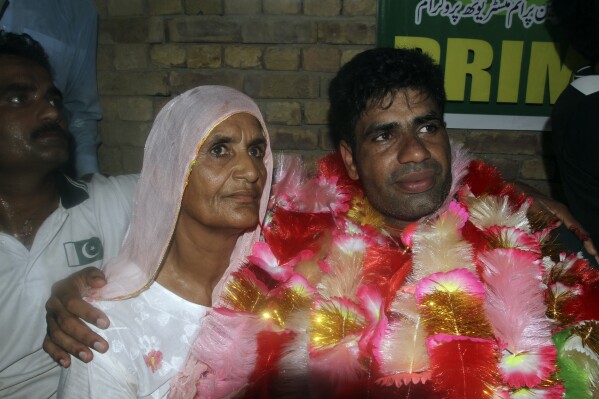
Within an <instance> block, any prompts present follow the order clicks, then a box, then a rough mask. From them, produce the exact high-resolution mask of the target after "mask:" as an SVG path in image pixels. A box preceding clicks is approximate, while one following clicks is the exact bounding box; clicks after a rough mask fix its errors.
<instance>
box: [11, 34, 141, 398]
mask: <svg viewBox="0 0 599 399" xmlns="http://www.w3.org/2000/svg"><path fill="white" fill-rule="evenodd" d="M63 111H64V110H63V108H62V95H61V93H60V91H59V90H58V89H57V88H56V87H55V85H54V84H53V82H52V71H51V67H50V64H49V62H48V58H47V55H46V53H45V52H44V50H43V48H42V47H41V45H40V44H39V43H37V42H36V41H35V40H33V39H32V38H31V37H30V36H29V35H26V34H22V35H20V34H14V33H7V32H4V31H0V275H1V276H2V280H1V283H0V284H1V287H2V288H1V289H0V292H1V298H2V300H1V301H0V320H1V322H0V337H1V342H2V344H1V345H0V397H10V398H42V397H43V398H49V397H53V396H55V394H56V389H57V387H58V379H59V375H60V369H59V367H58V365H57V364H56V363H54V362H53V361H52V360H51V359H48V356H47V355H46V354H45V353H44V351H43V350H42V347H41V346H42V340H43V337H44V335H45V319H44V315H45V312H44V303H45V301H46V299H47V297H48V295H50V289H51V286H52V284H53V283H54V282H56V281H58V280H59V279H62V278H64V277H66V276H67V275H70V274H71V273H73V272H74V271H77V270H81V269H83V268H84V267H88V266H95V267H101V266H102V262H103V260H104V259H105V258H110V257H113V256H115V255H116V254H117V253H118V249H119V247H120V243H121V239H122V237H123V236H124V234H125V230H126V228H127V224H128V219H129V214H130V212H131V200H130V198H131V196H132V193H133V188H134V186H135V178H134V177H120V178H105V177H103V176H95V177H94V179H93V180H92V181H91V182H90V183H84V182H81V181H75V180H72V179H70V178H68V177H67V176H66V175H64V174H63V173H61V166H63V165H64V164H65V163H66V162H67V161H68V158H69V140H70V135H69V133H68V131H67V123H66V119H65V116H64V112H63Z"/></svg>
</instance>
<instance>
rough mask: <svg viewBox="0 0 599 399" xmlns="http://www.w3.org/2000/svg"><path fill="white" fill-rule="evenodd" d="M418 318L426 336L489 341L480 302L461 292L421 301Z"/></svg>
mask: <svg viewBox="0 0 599 399" xmlns="http://www.w3.org/2000/svg"><path fill="white" fill-rule="evenodd" d="M420 309H421V314H422V317H423V321H424V326H425V329H426V331H427V334H428V335H429V336H430V335H434V334H440V333H443V334H450V335H463V336H467V337H477V338H493V337H494V336H493V331H492V329H491V326H490V324H489V322H488V321H487V318H486V316H485V312H484V309H483V303H482V300H480V299H478V298H475V297H473V296H471V295H466V294H465V293H464V292H463V291H453V292H447V291H440V290H437V291H434V292H432V293H430V294H427V295H425V296H424V297H423V299H422V301H421V303H420Z"/></svg>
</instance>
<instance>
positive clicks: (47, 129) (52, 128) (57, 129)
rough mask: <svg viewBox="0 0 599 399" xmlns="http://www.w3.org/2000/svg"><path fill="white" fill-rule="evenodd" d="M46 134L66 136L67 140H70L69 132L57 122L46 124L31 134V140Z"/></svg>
mask: <svg viewBox="0 0 599 399" xmlns="http://www.w3.org/2000/svg"><path fill="white" fill-rule="evenodd" d="M45 133H58V134H61V135H62V136H64V138H65V139H68V138H69V132H68V131H67V130H65V129H63V127H62V126H60V124H59V123H57V122H50V123H46V124H44V125H42V126H40V127H38V128H37V129H35V130H34V131H33V132H31V138H32V139H36V138H38V137H40V136H41V135H43V134H45Z"/></svg>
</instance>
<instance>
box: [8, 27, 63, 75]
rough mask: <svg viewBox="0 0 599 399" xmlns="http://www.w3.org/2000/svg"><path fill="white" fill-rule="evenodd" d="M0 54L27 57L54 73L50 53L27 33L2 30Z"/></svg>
mask: <svg viewBox="0 0 599 399" xmlns="http://www.w3.org/2000/svg"><path fill="white" fill-rule="evenodd" d="M0 55H16V56H19V57H23V58H27V59H29V60H31V61H33V62H35V63H37V64H39V65H40V66H42V67H43V68H44V69H45V70H47V71H48V73H50V75H52V67H51V66H50V61H48V54H46V51H44V48H43V47H42V46H41V44H39V43H38V42H37V41H36V40H34V39H33V38H32V37H31V36H29V35H28V34H26V33H23V34H17V33H12V32H6V31H3V30H0Z"/></svg>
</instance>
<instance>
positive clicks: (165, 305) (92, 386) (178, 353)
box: [58, 282, 208, 398]
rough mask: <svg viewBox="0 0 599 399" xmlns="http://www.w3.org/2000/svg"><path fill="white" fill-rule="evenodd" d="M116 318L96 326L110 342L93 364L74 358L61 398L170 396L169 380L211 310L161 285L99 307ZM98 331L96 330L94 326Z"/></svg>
mask: <svg viewBox="0 0 599 399" xmlns="http://www.w3.org/2000/svg"><path fill="white" fill-rule="evenodd" d="M94 306H97V307H98V308H99V309H101V310H102V311H104V312H105V313H106V314H107V316H108V318H109V319H110V327H109V328H108V329H107V330H100V329H97V328H94V331H96V332H98V333H99V334H100V335H102V336H103V337H104V338H105V339H106V340H107V341H108V343H109V345H110V349H109V350H108V352H107V353H105V354H101V353H97V352H94V359H93V360H92V361H91V362H90V363H87V364H85V363H83V362H81V361H78V360H74V361H73V362H72V365H71V367H70V368H68V369H65V370H63V371H62V374H61V377H60V385H59V387H58V397H59V398H164V397H166V396H167V394H168V391H169V388H170V386H169V381H170V379H171V378H172V377H173V376H175V375H176V373H177V372H178V371H179V369H180V368H181V367H182V366H183V365H184V362H185V361H186V360H187V352H188V350H189V348H190V346H191V344H192V343H193V341H194V339H195V337H196V334H197V332H198V328H199V325H200V320H201V319H202V317H203V316H204V315H205V313H206V310H207V309H208V308H207V307H205V306H202V305H198V304H195V303H191V302H188V301H186V300H184V299H182V298H180V297H178V296H177V295H175V294H174V293H172V292H171V291H169V290H167V289H166V288H164V287H162V286H161V285H160V284H158V283H156V282H154V283H153V284H152V285H151V286H150V288H149V289H148V290H146V291H144V292H142V293H141V294H140V295H139V296H137V297H135V298H130V299H127V300H123V301H97V302H95V303H94ZM92 327H93V326H92Z"/></svg>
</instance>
